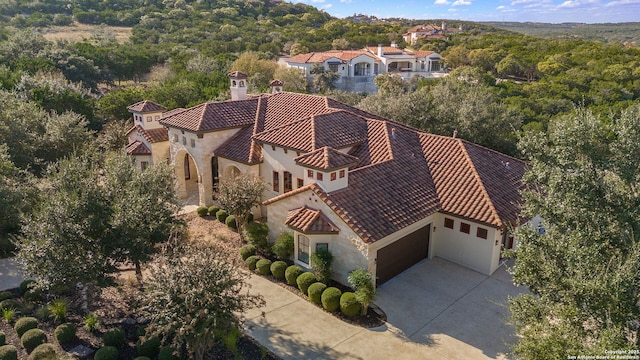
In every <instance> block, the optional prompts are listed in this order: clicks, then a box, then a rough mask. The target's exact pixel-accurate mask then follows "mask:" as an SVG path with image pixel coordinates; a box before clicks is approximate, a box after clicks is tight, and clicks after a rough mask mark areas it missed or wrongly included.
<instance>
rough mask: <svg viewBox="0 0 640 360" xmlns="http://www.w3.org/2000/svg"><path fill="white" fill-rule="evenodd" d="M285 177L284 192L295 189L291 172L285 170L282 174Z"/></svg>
mask: <svg viewBox="0 0 640 360" xmlns="http://www.w3.org/2000/svg"><path fill="white" fill-rule="evenodd" d="M282 177H283V178H284V179H283V181H284V192H289V191H291V190H293V178H292V177H291V173H290V172H288V171H285V172H284V173H283V176H282Z"/></svg>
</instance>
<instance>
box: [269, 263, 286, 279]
mask: <svg viewBox="0 0 640 360" xmlns="http://www.w3.org/2000/svg"><path fill="white" fill-rule="evenodd" d="M269 270H271V275H273V277H274V278H276V279H278V280H282V279H284V272H285V271H286V270H287V263H286V262H284V261H274V262H273V264H271V268H270V269H269Z"/></svg>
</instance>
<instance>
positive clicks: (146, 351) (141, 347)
mask: <svg viewBox="0 0 640 360" xmlns="http://www.w3.org/2000/svg"><path fill="white" fill-rule="evenodd" d="M136 351H137V352H138V355H139V356H146V357H148V358H154V357H156V355H158V352H160V338H159V337H152V338H148V339H145V340H144V341H142V339H140V340H138V342H137V343H136Z"/></svg>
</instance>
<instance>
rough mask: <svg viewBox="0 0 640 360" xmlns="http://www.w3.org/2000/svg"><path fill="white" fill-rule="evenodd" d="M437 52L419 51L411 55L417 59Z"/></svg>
mask: <svg viewBox="0 0 640 360" xmlns="http://www.w3.org/2000/svg"><path fill="white" fill-rule="evenodd" d="M434 53H435V51H425V50H419V51H412V52H410V54H411V55H413V56H415V57H428V56H429V55H431V54H434Z"/></svg>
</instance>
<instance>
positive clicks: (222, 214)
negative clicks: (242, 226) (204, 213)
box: [216, 209, 229, 224]
mask: <svg viewBox="0 0 640 360" xmlns="http://www.w3.org/2000/svg"><path fill="white" fill-rule="evenodd" d="M227 216H229V213H227V210H224V209H222V210H218V212H217V213H216V219H218V221H220V222H221V223H223V224H224V223H225V221H227Z"/></svg>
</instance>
